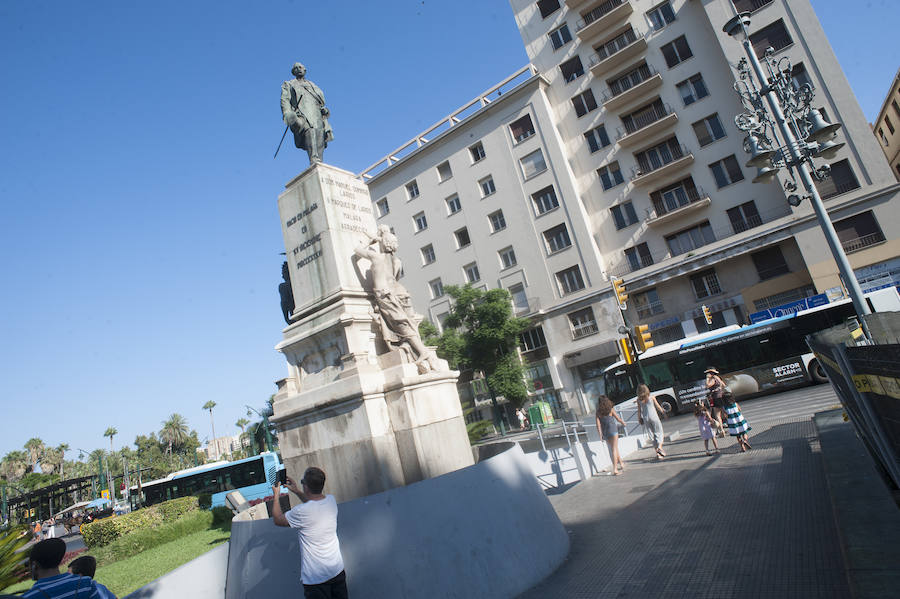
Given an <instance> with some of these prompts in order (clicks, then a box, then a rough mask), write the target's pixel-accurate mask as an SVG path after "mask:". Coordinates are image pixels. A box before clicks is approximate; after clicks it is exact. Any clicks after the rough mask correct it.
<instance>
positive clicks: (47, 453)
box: [41, 447, 63, 474]
mask: <svg viewBox="0 0 900 599" xmlns="http://www.w3.org/2000/svg"><path fill="white" fill-rule="evenodd" d="M62 460H63V453H62V452H61V451H59V450H58V449H56V448H54V447H45V448H44V455H43V457H41V472H43V473H44V474H53V473H54V472H56V471H57V470H59V468H60V466H61V465H62Z"/></svg>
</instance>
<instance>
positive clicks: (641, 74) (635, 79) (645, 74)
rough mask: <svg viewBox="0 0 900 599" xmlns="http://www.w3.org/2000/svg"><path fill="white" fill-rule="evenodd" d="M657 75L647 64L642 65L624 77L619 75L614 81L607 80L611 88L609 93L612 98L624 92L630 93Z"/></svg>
mask: <svg viewBox="0 0 900 599" xmlns="http://www.w3.org/2000/svg"><path fill="white" fill-rule="evenodd" d="M655 73H656V71H655V70H651V69H650V67H648V66H647V63H646V62H644V63H641V64H640V65H638V66H637V67H636V68H634V69H632V70H630V71H628V72H627V73H625V74H624V75H619V76H617V77H615V78H614V79H607V80H606V84H607V85H608V86H609V93H610V95H611V96H612V97H616V96H618V95H620V94H621V93H623V92H626V91H628V90H629V89H631V88H632V87H634V86H635V85H638V84H640V83H643V82H644V81H646V80H647V79H649V78H650V77H652V76H653V75H654V74H655Z"/></svg>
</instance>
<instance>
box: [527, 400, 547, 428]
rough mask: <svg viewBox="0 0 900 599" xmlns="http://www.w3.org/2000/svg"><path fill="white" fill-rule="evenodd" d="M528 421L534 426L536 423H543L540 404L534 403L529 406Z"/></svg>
mask: <svg viewBox="0 0 900 599" xmlns="http://www.w3.org/2000/svg"><path fill="white" fill-rule="evenodd" d="M528 421H529V422H530V423H531V426H532V427H535V426H537V425H538V424H544V418H543V416H542V414H541V406H540V405H538V404H534V405H533V406H529V408H528Z"/></svg>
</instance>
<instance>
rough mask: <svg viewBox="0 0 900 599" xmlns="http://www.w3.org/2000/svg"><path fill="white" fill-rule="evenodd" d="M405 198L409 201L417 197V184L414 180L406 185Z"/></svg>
mask: <svg viewBox="0 0 900 599" xmlns="http://www.w3.org/2000/svg"><path fill="white" fill-rule="evenodd" d="M406 196H407V197H408V198H409V199H410V200H414V199H416V198H417V197H419V184H418V183H416V180H415V179H413V180H412V181H410V182H409V183H407V184H406Z"/></svg>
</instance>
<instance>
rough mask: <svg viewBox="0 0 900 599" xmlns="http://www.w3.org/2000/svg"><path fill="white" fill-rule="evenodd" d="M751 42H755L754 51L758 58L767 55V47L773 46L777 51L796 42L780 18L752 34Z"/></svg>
mask: <svg viewBox="0 0 900 599" xmlns="http://www.w3.org/2000/svg"><path fill="white" fill-rule="evenodd" d="M750 43H751V44H753V51H754V52H756V57H757V58H762V57H763V56H765V55H766V49H767V48H769V47H772V48H774V49H775V51H776V52H778V51H779V50H781V49H782V48H785V47H787V46H790V45H791V44H793V43H794V40H792V39H791V34H789V33H788V31H787V28H785V26H784V21H782V20H781V19H778V20H777V21H775V22H774V23H772V24H771V25H767V26H765V27H763V28H762V29H760V30H759V31H757V32H756V33H754V34H753V35H751V36H750Z"/></svg>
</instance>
